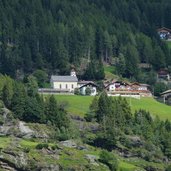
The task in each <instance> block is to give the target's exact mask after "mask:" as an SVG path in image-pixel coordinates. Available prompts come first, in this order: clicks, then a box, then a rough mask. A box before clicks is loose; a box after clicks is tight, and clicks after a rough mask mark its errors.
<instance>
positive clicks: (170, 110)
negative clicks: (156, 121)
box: [55, 95, 171, 120]
mask: <svg viewBox="0 0 171 171" xmlns="http://www.w3.org/2000/svg"><path fill="white" fill-rule="evenodd" d="M55 97H56V99H57V101H58V103H64V104H65V105H66V109H67V111H68V112H69V113H70V114H74V115H78V116H81V117H84V115H85V113H86V112H88V110H89V105H90V104H91V102H92V99H93V97H91V96H75V95H74V96H73V95H56V96H55ZM127 101H128V103H129V104H130V106H131V110H132V112H135V111H136V110H139V109H144V110H147V111H149V112H150V113H151V114H152V115H153V116H157V115H158V116H159V117H160V118H161V119H163V120H165V119H169V120H171V106H167V105H165V104H163V103H160V102H158V101H156V100H155V99H153V98H147V97H146V98H145V97H143V98H141V99H140V100H138V99H134V98H127Z"/></svg>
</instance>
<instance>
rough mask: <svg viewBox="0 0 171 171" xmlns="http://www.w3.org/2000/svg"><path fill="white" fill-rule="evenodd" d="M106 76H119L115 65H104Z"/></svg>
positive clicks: (112, 77) (109, 77) (108, 77)
mask: <svg viewBox="0 0 171 171" xmlns="http://www.w3.org/2000/svg"><path fill="white" fill-rule="evenodd" d="M104 71H105V78H106V79H114V78H117V77H118V76H116V75H115V72H116V71H115V67H114V66H104Z"/></svg>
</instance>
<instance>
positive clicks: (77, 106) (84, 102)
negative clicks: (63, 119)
mask: <svg viewBox="0 0 171 171" xmlns="http://www.w3.org/2000/svg"><path fill="white" fill-rule="evenodd" d="M55 97H56V99H57V101H59V102H67V103H68V105H67V108H66V109H67V111H68V112H69V113H71V114H74V115H79V116H82V117H83V116H84V115H85V113H86V112H88V109H89V106H90V104H91V102H92V100H93V97H91V96H73V95H56V96H55Z"/></svg>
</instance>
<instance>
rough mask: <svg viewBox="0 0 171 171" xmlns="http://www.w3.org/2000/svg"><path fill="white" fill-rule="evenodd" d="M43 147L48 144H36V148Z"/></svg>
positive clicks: (46, 146)
mask: <svg viewBox="0 0 171 171" xmlns="http://www.w3.org/2000/svg"><path fill="white" fill-rule="evenodd" d="M43 148H46V149H47V148H48V144H37V145H36V149H38V150H41V149H43Z"/></svg>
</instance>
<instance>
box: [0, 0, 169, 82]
mask: <svg viewBox="0 0 171 171" xmlns="http://www.w3.org/2000/svg"><path fill="white" fill-rule="evenodd" d="M162 26H165V27H168V28H171V4H170V1H169V0H158V1H154V0H150V1H149V0H136V1H135V0H129V1H127V0H122V1H117V0H112V1H111V0H98V1H95V0H80V1H78V0H73V1H69V0H63V1H60V0H50V1H49V0H30V1H28V0H12V1H11V0H1V1H0V72H1V73H3V74H8V75H10V76H12V77H13V78H20V77H21V76H23V75H24V74H28V73H32V72H33V71H34V70H35V69H42V70H45V71H46V73H48V74H51V73H54V74H67V73H68V72H69V71H70V68H71V67H73V66H74V67H75V68H76V69H77V70H78V72H79V74H80V76H81V77H83V78H85V79H96V80H99V79H103V78H104V70H103V65H102V62H103V61H105V62H109V63H112V62H114V63H115V64H117V68H118V74H119V75H121V76H124V77H128V78H134V79H136V80H140V79H141V78H142V76H141V71H140V69H138V67H137V66H138V64H139V63H140V62H143V63H150V64H152V66H153V69H154V70H158V69H160V68H163V67H167V66H169V65H171V55H170V51H169V49H168V47H167V46H166V44H165V43H164V42H162V41H161V40H160V39H159V36H158V35H157V32H156V29H157V28H159V27H162ZM140 81H141V80H140Z"/></svg>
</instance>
